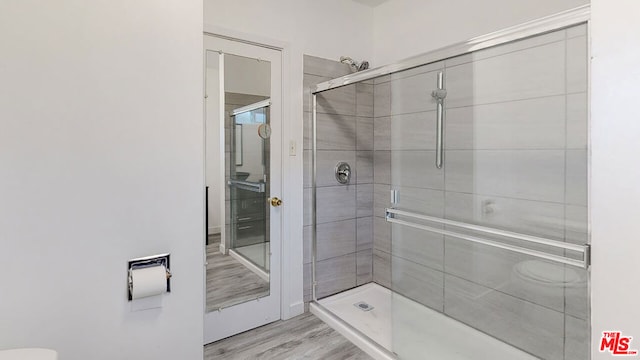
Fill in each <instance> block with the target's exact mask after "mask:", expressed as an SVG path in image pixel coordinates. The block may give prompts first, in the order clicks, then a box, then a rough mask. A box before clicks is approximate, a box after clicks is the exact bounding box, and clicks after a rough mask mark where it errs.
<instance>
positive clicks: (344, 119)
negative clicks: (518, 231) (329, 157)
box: [316, 113, 356, 150]
mask: <svg viewBox="0 0 640 360" xmlns="http://www.w3.org/2000/svg"><path fill="white" fill-rule="evenodd" d="M316 121H317V122H316V129H317V131H318V133H317V136H316V141H317V145H318V150H355V149H356V118H355V117H354V116H344V115H336V114H321V113H318V114H317V118H316Z"/></svg>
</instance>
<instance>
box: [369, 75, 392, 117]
mask: <svg viewBox="0 0 640 360" xmlns="http://www.w3.org/2000/svg"><path fill="white" fill-rule="evenodd" d="M389 115H391V83H390V82H385V83H381V84H376V85H374V87H373V116H375V117H381V116H389Z"/></svg>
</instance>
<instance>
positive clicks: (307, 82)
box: [302, 74, 331, 111]
mask: <svg viewBox="0 0 640 360" xmlns="http://www.w3.org/2000/svg"><path fill="white" fill-rule="evenodd" d="M327 80H331V78H329V77H326V76H318V75H311V74H304V77H303V78H302V86H303V96H304V99H303V101H304V106H303V109H304V111H312V110H313V109H312V106H311V104H312V97H311V86H312V85H316V84H319V83H321V82H325V81H327Z"/></svg>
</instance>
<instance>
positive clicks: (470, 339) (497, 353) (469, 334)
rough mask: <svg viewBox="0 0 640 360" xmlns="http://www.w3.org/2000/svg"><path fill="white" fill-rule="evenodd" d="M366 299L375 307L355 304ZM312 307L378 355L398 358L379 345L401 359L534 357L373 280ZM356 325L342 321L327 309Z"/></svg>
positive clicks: (528, 359) (509, 359)
mask: <svg viewBox="0 0 640 360" xmlns="http://www.w3.org/2000/svg"><path fill="white" fill-rule="evenodd" d="M361 301H364V302H366V303H367V304H369V305H371V306H373V307H374V309H373V310H370V311H362V310H360V309H358V308H356V307H355V306H354V305H353V304H355V303H358V302H361ZM318 303H319V304H320V305H321V307H319V306H317V305H316V304H311V312H312V313H314V314H315V315H317V316H318V317H320V318H321V319H322V320H324V321H325V322H327V323H328V324H329V325H330V326H331V327H333V328H334V329H336V330H337V331H338V332H340V333H342V334H343V335H344V336H345V337H347V338H348V339H349V340H351V341H352V342H354V343H355V344H356V345H358V346H359V347H360V348H362V349H363V350H364V351H365V352H367V353H368V354H369V355H371V356H372V357H374V358H375V359H384V360H386V359H394V357H391V356H389V354H384V351H379V349H378V350H377V349H376V346H371V344H367V342H370V341H368V339H366V337H368V338H370V339H371V340H373V341H375V342H376V343H377V344H378V345H379V346H380V347H383V348H384V349H386V350H388V351H389V352H392V353H395V354H396V355H397V358H399V359H409V360H410V359H433V360H470V359H473V360H483V359H486V360H500V359H505V360H534V359H538V358H536V357H534V356H532V355H530V354H528V353H525V352H523V351H521V350H519V349H517V348H515V347H513V346H510V345H508V344H506V343H504V342H502V341H499V340H497V339H495V338H493V337H491V336H489V335H486V334H484V333H482V332H479V331H478V330H475V329H473V328H471V327H469V326H467V325H464V324H462V323H461V322H458V321H456V320H453V319H451V318H449V317H447V316H445V315H443V314H441V313H439V312H437V311H434V310H431V309H429V308H427V307H425V306H423V305H421V304H419V303H417V302H415V301H413V300H410V299H408V298H406V297H404V296H401V295H398V294H395V293H393V292H392V291H390V290H389V289H387V288H384V287H382V286H380V285H378V284H374V283H369V284H366V285H362V286H359V287H357V288H355V289H351V290H348V291H345V292H342V293H340V294H337V295H333V296H331V297H328V298H324V299H322V300H319V301H318ZM322 308H324V309H325V310H327V311H328V312H330V313H331V314H333V315H334V316H337V317H338V318H340V319H341V320H342V321H344V322H346V323H347V324H349V325H350V326H351V327H353V328H355V329H356V330H358V331H359V332H361V333H362V334H364V335H365V336H366V337H363V336H362V335H361V334H358V332H355V331H353V330H352V329H349V328H348V327H345V326H343V325H342V324H340V321H339V320H335V318H333V317H332V316H328V315H327V314H326V313H325V312H324V311H323V309H322Z"/></svg>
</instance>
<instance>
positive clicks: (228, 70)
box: [224, 55, 271, 96]
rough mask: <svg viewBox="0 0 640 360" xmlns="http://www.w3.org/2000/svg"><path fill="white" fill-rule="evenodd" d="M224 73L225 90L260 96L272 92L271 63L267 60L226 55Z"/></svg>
mask: <svg viewBox="0 0 640 360" xmlns="http://www.w3.org/2000/svg"><path fill="white" fill-rule="evenodd" d="M224 74H225V75H224V91H225V92H233V93H237V94H248V95H260V96H269V93H270V92H271V65H270V64H269V62H267V61H256V59H251V58H246V57H241V56H233V55H231V56H226V57H225V59H224Z"/></svg>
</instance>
